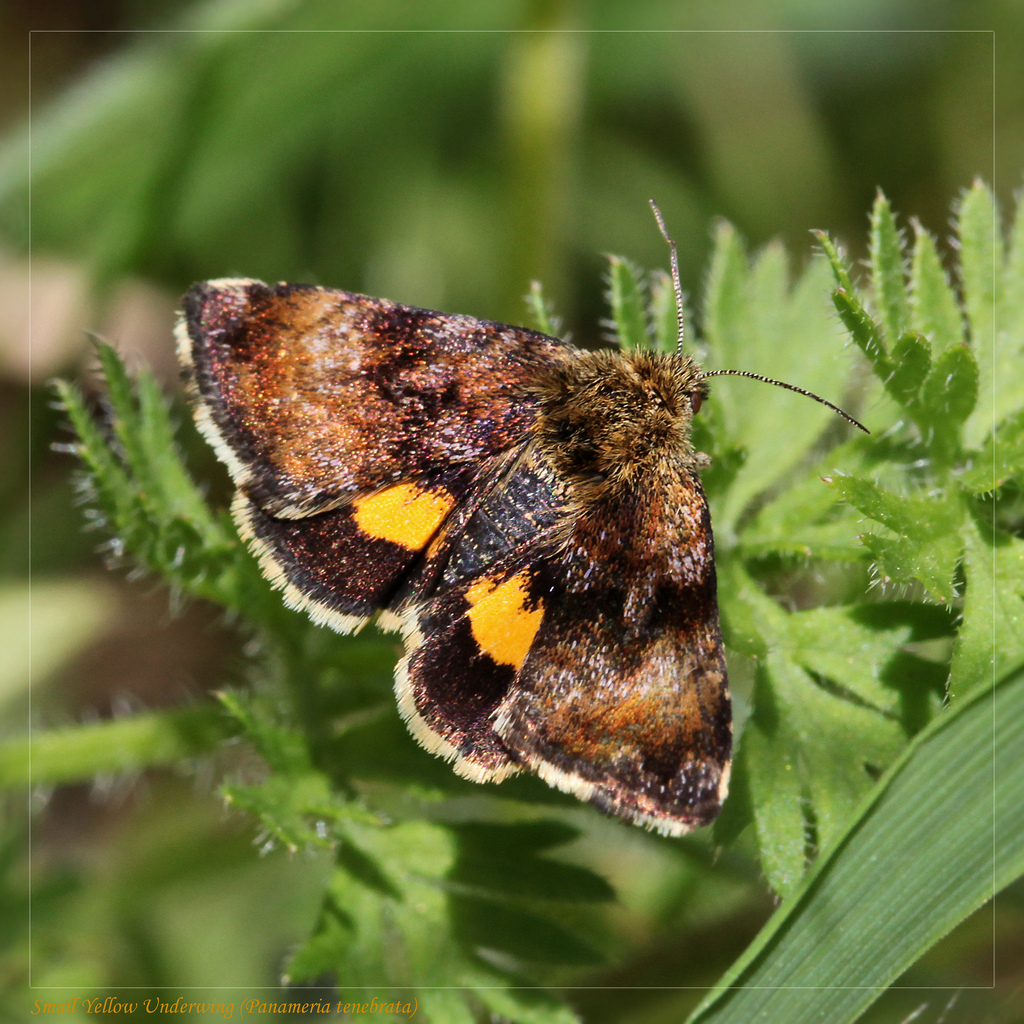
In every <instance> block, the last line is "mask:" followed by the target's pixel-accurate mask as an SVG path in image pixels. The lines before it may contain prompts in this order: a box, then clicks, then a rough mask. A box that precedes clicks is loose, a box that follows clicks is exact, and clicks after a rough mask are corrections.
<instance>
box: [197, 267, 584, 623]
mask: <svg viewBox="0 0 1024 1024" xmlns="http://www.w3.org/2000/svg"><path fill="white" fill-rule="evenodd" d="M178 351H179V358H180V361H181V364H182V367H183V370H184V373H185V377H186V383H187V386H188V388H189V391H190V394H191V397H192V399H193V405H194V408H195V410H196V420H197V423H198V424H199V426H200V429H201V430H202V431H203V433H204V434H205V436H206V437H207V438H208V440H209V441H210V442H211V443H212V444H213V446H214V448H215V449H216V451H217V453H218V454H219V455H220V457H221V459H222V460H223V461H224V462H225V463H226V465H227V466H228V469H229V471H230V473H231V475H232V477H233V479H234V481H235V483H236V484H237V486H238V493H237V495H236V498H235V503H234V513H235V517H236V520H237V521H238V523H239V527H240V530H241V532H242V534H243V536H245V538H246V539H247V540H248V541H249V542H250V543H251V544H252V546H253V548H254V549H255V550H256V552H257V554H258V555H259V557H260V560H261V562H262V565H263V568H264V570H265V571H266V573H267V575H268V576H269V577H270V578H271V580H272V581H273V582H274V583H275V584H276V585H278V586H280V587H281V588H282V589H284V591H285V597H286V600H287V601H288V602H289V603H290V604H291V605H293V606H295V607H301V608H305V609H306V610H307V611H309V612H310V614H312V615H313V617H314V618H316V619H317V620H318V621H322V622H327V623H330V624H331V625H333V626H334V627H335V628H337V629H340V630H343V631H349V630H352V629H355V628H358V626H360V625H361V624H362V623H363V622H365V621H366V619H367V617H368V616H369V615H371V614H372V613H373V612H374V611H376V610H377V609H379V608H381V607H382V606H383V605H385V604H387V603H388V601H389V600H390V599H391V597H392V595H393V594H394V592H395V591H396V590H397V589H399V588H400V587H401V585H402V581H403V578H404V576H405V575H406V574H407V573H408V571H409V570H410V568H411V566H413V565H414V563H415V562H416V561H417V559H418V557H419V555H420V553H421V552H422V550H423V549H424V548H425V547H426V546H427V545H428V544H429V543H430V541H431V539H432V538H433V537H434V535H435V534H436V533H437V532H438V530H439V529H440V527H441V524H442V523H443V522H444V521H445V519H446V518H447V517H448V516H449V514H450V513H451V512H452V510H453V509H455V508H457V507H459V506H460V505H462V504H463V503H464V502H465V500H466V499H467V495H468V494H469V493H470V491H471V489H472V488H473V486H474V483H475V481H477V480H478V479H479V478H480V477H481V476H486V475H487V471H488V464H489V460H490V459H491V458H492V457H493V456H495V455H496V454H497V453H500V452H502V451H503V450H505V449H507V448H509V447H510V446H513V445H515V444H516V443H517V442H521V441H522V439H523V437H524V435H525V433H526V431H527V430H528V428H529V426H530V424H531V423H532V422H533V419H534V416H535V402H534V400H533V399H531V397H530V396H529V394H528V393H527V392H526V390H525V387H524V386H525V384H526V383H527V381H528V380H529V379H530V378H531V376H532V374H533V373H534V372H535V369H536V367H537V366H538V365H539V364H545V365H548V364H550V363H551V362H552V361H559V360H562V359H565V358H567V352H568V351H569V349H568V348H567V347H566V346H565V345H563V344H562V343H561V342H559V341H557V340H556V339H553V338H548V337H546V336H545V335H542V334H536V333H534V332H532V331H527V330H523V329H521V328H516V327H509V326H506V325H504V324H495V323H491V322H489V321H482V320H474V319H472V318H470V317H464V316H449V315H446V314H441V313H435V312H431V311H428V310H421V309H414V308H411V307H407V306H401V305H398V304H396V303H392V302H388V301H386V300H383V299H373V298H368V297H366V296H361V295H353V294H350V293H348V292H342V291H332V290H329V289H325V288H318V287H314V286H310V285H288V284H279V285H269V286H268V285H265V284H262V283H260V282H258V281H249V280H224V281H211V282H206V283H204V284H198V285H196V286H194V287H193V288H192V289H191V291H189V293H188V294H187V295H186V297H185V301H184V313H183V317H182V321H181V323H180V325H179V328H178Z"/></svg>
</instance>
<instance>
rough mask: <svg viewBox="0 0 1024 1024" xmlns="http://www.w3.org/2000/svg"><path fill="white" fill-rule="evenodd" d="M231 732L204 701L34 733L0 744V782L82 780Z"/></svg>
mask: <svg viewBox="0 0 1024 1024" xmlns="http://www.w3.org/2000/svg"><path fill="white" fill-rule="evenodd" d="M237 731H238V730H237V727H236V726H235V725H234V723H233V722H232V721H231V719H230V718H229V717H228V716H227V715H226V714H225V713H224V711H223V710H222V709H221V708H220V707H219V706H216V705H213V704H210V705H206V706H203V707H200V708H189V709H188V710H186V711H154V712H150V713H148V714H142V715H136V716H133V717H132V718H124V719H118V720H116V721H105V722H97V723H95V724H92V725H83V726H75V727H73V728H68V729H54V730H50V731H47V732H39V733H36V734H34V735H29V736H25V737H19V738H18V739H13V740H7V741H6V742H4V743H2V744H0V786H4V787H13V786H22V785H26V784H28V785H39V784H43V785H56V784H58V783H67V782H82V781H85V780H88V779H91V778H93V777H95V776H96V775H98V774H100V773H103V772H118V771H137V770H139V769H141V768H152V767H155V766H157V765H163V764H169V763H171V762H174V761H180V760H182V759H183V758H186V757H193V756H195V755H197V754H203V753H206V752H208V751H210V750H212V749H213V748H214V747H216V746H217V744H219V743H220V742H221V741H222V740H224V739H227V738H228V737H229V736H231V735H232V734H233V733H236V732H237Z"/></svg>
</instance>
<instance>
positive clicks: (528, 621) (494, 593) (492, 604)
mask: <svg viewBox="0 0 1024 1024" xmlns="http://www.w3.org/2000/svg"><path fill="white" fill-rule="evenodd" d="M529 584H530V581H529V577H528V576H527V574H526V573H525V572H521V573H519V574H518V575H516V576H513V577H512V578H511V579H508V580H505V582H504V583H501V584H499V585H498V586H495V585H494V583H493V582H492V581H491V580H487V579H484V580H480V581H479V582H478V583H474V584H473V586H471V587H470V588H469V589H468V590H467V591H466V600H467V601H468V602H469V605H470V608H469V611H468V612H467V613H466V615H467V616H468V617H469V622H470V627H471V629H472V630H473V639H474V640H476V642H477V643H478V644H479V645H480V650H481V651H483V652H484V653H485V654H488V655H490V656H491V657H492V658H493V659H494V660H495V661H496V662H497V663H498V664H499V665H511V666H512V667H513V668H514V669H517V670H518V669H519V667H520V666H521V665H522V664H523V662H524V661H525V660H526V655H527V653H528V652H529V650H530V645H531V644H532V643H533V638H534V637H535V636H536V635H537V630H538V629H539V628H540V620H541V619H542V618H543V617H544V604H543V602H538V603H537V607H536V608H534V609H532V610H531V609H529V608H527V607H526V600H527V597H528V595H529Z"/></svg>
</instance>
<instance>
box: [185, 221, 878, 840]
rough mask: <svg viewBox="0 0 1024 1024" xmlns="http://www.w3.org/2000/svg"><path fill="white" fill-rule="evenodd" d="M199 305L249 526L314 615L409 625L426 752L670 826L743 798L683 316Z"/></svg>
mask: <svg viewBox="0 0 1024 1024" xmlns="http://www.w3.org/2000/svg"><path fill="white" fill-rule="evenodd" d="M652 206H653V207H654V210H655V215H656V216H657V219H658V224H659V226H660V228H661V230H662V233H663V234H664V235H665V238H666V240H667V241H668V242H669V245H670V247H671V254H672V269H673V282H674V286H675V291H676V299H677V308H678V309H680V310H681V309H682V298H681V291H680V287H679V272H678V259H677V255H676V248H675V244H674V243H673V242H672V240H671V238H670V237H669V236H668V234H667V232H666V231H665V227H664V224H663V222H662V219H661V215H660V213H659V212H658V210H657V207H656V206H654V204H653V203H652ZM183 305H184V311H183V315H182V318H181V321H180V323H179V325H178V328H177V342H178V352H179V356H180V361H181V365H182V368H183V374H184V377H185V380H186V385H187V389H188V393H189V396H190V399H191V402H192V405H193V409H194V415H195V419H196V423H197V424H198V426H199V429H200V430H201V432H202V433H203V434H204V435H205V437H206V438H207V439H208V440H209V442H210V443H211V444H212V445H213V447H214V449H215V450H216V452H217V454H218V455H219V457H220V458H221V459H222V460H223V462H224V463H225V464H226V466H227V468H228V470H229V472H230V474H231V477H232V479H233V481H234V483H235V486H236V493H235V497H234V501H233V505H232V512H233V515H234V518H235V521H236V523H237V525H238V528H239V531H240V534H241V536H242V537H243V538H244V540H245V541H246V543H247V544H248V545H249V546H250V548H251V549H252V550H253V551H254V552H255V554H256V555H257V556H258V558H259V561H260V565H261V566H262V569H263V571H264V573H265V574H266V576H267V578H268V579H269V580H270V582H271V583H272V584H273V585H274V586H275V587H278V588H279V589H281V590H282V591H283V593H284V600H285V602H286V603H287V604H288V605H290V606H291V607H293V608H298V609H303V610H305V611H306V612H308V613H309V614H310V615H311V616H312V618H313V619H314V620H315V621H316V622H318V623H322V624H325V625H327V626H330V627H332V628H334V629H336V630H339V631H341V632H343V633H351V632H354V631H356V630H358V629H361V628H362V627H363V626H364V625H366V623H367V622H369V621H370V619H371V618H373V617H374V616H376V617H377V621H378V623H379V625H380V626H381V627H382V628H383V629H386V630H395V631H398V632H400V633H401V635H402V638H403V640H404V644H405V652H406V653H405V656H404V657H403V658H402V659H401V661H400V662H399V664H398V667H397V670H396V676H395V691H396V695H397V699H398V708H399V711H400V712H401V715H402V717H403V718H404V719H405V721H406V722H407V723H408V726H409V729H410V730H411V732H412V735H413V736H414V737H415V738H416V740H417V741H418V742H419V743H420V744H422V745H423V746H424V747H425V748H426V749H427V750H428V751H431V752H432V753H434V754H438V755H440V756H442V757H444V758H446V759H448V760H449V761H451V762H452V764H453V767H454V770H455V771H456V772H457V773H458V774H459V775H462V776H465V777H466V778H469V779H473V780H475V781H477V782H500V781H501V780H503V779H505V778H507V777H509V776H510V775H512V774H514V773H516V772H519V771H522V770H524V769H525V770H528V771H532V772H536V773H537V774H538V775H539V776H540V777H541V778H542V779H543V780H545V781H546V782H547V783H549V784H550V785H552V786H555V787H557V788H559V789H561V790H564V791H565V792H568V793H571V794H574V795H575V796H577V797H578V798H579V799H581V800H585V801H589V802H590V803H592V804H594V805H596V806H597V807H598V808H600V809H601V810H603V811H605V812H607V813H610V814H613V815H618V816H619V817H621V818H623V819H625V820H626V821H629V822H633V823H635V824H638V825H642V826H645V827H647V828H650V829H655V830H657V831H658V832H661V833H663V834H666V835H681V834H683V833H686V832H688V831H690V830H691V829H693V828H696V827H698V826H700V825H704V824H706V823H708V822H710V821H711V820H712V819H713V818H714V817H715V816H716V815H717V813H718V811H719V809H720V808H721V805H722V801H723V800H724V799H725V796H726V793H727V790H728V784H729V770H730V764H731V756H732V725H731V711H730V702H729V688H728V680H727V673H726V661H725V654H724V651H723V647H722V637H721V632H720V628H719V620H718V607H717V598H716V585H715V564H714V543H713V539H712V531H711V517H710V515H709V512H708V504H707V500H706V498H705V495H704V491H703V488H702V487H701V481H700V475H699V473H700V470H701V469H702V468H704V467H706V466H707V465H709V462H710V460H709V459H708V458H707V456H705V455H702V454H701V453H699V452H697V451H695V450H694V447H693V444H692V441H691V423H692V419H693V417H694V416H695V415H696V414H697V413H698V412H699V410H700V407H701V403H702V402H703V401H704V400H705V399H706V398H707V396H708V393H709V389H708V383H707V381H708V378H709V377H711V376H713V374H712V373H705V372H703V371H702V370H701V369H700V367H699V366H698V365H697V364H696V363H695V362H694V360H693V359H691V358H690V357H689V356H687V355H685V354H683V352H682V351H681V347H682V340H683V339H682V318H681V317H680V347H679V350H677V351H676V352H674V353H671V354H660V353H655V352H653V351H635V352H620V351H617V350H600V351H584V350H581V349H578V348H575V347H573V346H572V345H570V344H568V343H566V342H565V341H561V340H559V339H558V338H553V337H548V336H547V335H544V334H540V333H537V332H535V331H530V330H525V329H523V328H521V327H512V326H508V325H506V324H500V323H492V322H490V321H487V320H477V319H473V318H471V317H467V316H458V315H453V314H447V313H438V312H434V311H430V310H424V309H416V308H413V307H409V306H403V305H399V304H397V303H394V302H389V301H388V300H386V299H378V298H370V297H368V296H365V295H356V294H352V293H349V292H344V291H335V290H331V289H327V288H321V287H317V286H312V285H297V284H276V285H266V284H263V283H261V282H259V281H252V280H235V279H226V280H217V281H208V282H205V283H202V284H197V285H195V286H194V287H193V288H192V289H191V290H190V291H189V292H188V294H187V295H186V296H185V298H184V302H183ZM740 372H741V371H715V373H740ZM741 375H743V376H751V377H757V378H758V379H761V380H768V378H762V377H759V375H756V374H750V373H742V374H741ZM770 382H771V383H780V382H778V381H770ZM782 386H783V387H789V388H791V389H792V390H795V391H800V392H801V393H804V394H810V393H809V392H803V390H802V389H800V388H795V387H793V386H792V385H787V384H783V385H782ZM811 397H814V398H817V396H815V395H812V396H811ZM818 401H822V402H824V400H823V399H818ZM824 404H826V405H828V406H829V407H830V408H832V409H835V410H836V411H837V412H840V414H841V415H844V416H845V415H846V414H845V413H842V412H841V410H839V409H836V407H835V406H833V405H831V403H828V402H824ZM847 418H848V419H849V417H847ZM852 422H856V421H852ZM857 425H858V426H859V424H857ZM862 429H863V428H862Z"/></svg>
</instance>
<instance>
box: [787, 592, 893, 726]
mask: <svg viewBox="0 0 1024 1024" xmlns="http://www.w3.org/2000/svg"><path fill="white" fill-rule="evenodd" d="M788 629H789V636H790V641H791V643H792V644H793V658H794V660H796V661H797V662H799V664H801V665H802V666H803V667H804V668H806V669H809V670H810V671H812V672H815V673H817V674H818V675H821V676H824V677H825V678H826V679H829V680H831V681H832V682H834V683H837V684H839V685H840V686H842V687H843V688H844V689H846V690H849V691H851V692H852V693H854V694H856V695H857V696H858V697H860V698H861V699H862V700H864V701H866V702H867V703H868V704H870V705H872V707H875V708H877V709H879V710H882V711H887V712H890V713H894V712H895V711H896V710H897V706H898V704H899V699H900V695H899V692H898V691H897V690H894V689H893V688H892V687H890V686H886V685H884V684H883V683H882V678H883V675H884V672H885V666H886V662H887V661H888V660H889V659H890V658H892V657H893V655H894V654H895V653H896V651H897V650H898V649H899V647H900V646H901V645H902V644H904V643H906V642H907V641H908V640H909V639H910V635H911V627H910V626H909V625H908V624H899V625H894V626H893V627H891V628H889V629H878V628H877V627H874V628H873V627H869V626H866V625H864V624H863V623H862V622H859V621H857V619H856V618H855V617H854V616H853V614H852V612H851V609H848V608H811V609H808V610H807V611H802V612H794V613H793V614H791V615H790V616H789V619H788Z"/></svg>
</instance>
